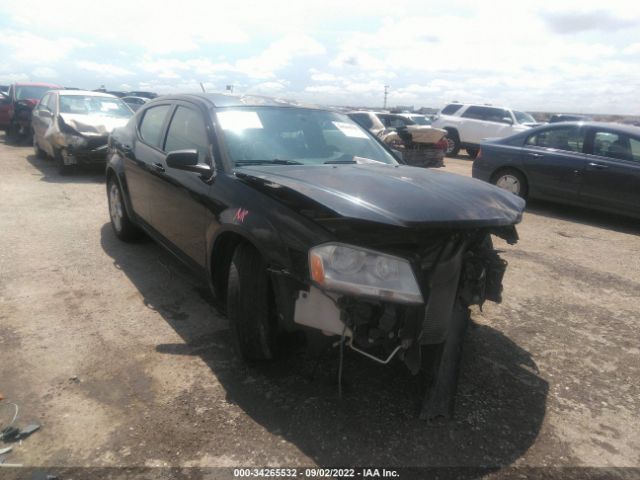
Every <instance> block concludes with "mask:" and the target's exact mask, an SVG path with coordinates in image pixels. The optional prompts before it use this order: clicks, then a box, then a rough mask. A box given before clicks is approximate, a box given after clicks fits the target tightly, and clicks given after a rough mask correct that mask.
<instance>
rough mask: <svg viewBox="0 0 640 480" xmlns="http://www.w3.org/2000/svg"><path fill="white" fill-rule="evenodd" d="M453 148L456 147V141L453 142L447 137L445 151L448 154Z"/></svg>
mask: <svg viewBox="0 0 640 480" xmlns="http://www.w3.org/2000/svg"><path fill="white" fill-rule="evenodd" d="M454 148H456V142H454V141H453V140H452V139H451V138H449V137H447V151H446V152H445V153H446V154H447V155H449V154H450V153H451V152H453V149H454Z"/></svg>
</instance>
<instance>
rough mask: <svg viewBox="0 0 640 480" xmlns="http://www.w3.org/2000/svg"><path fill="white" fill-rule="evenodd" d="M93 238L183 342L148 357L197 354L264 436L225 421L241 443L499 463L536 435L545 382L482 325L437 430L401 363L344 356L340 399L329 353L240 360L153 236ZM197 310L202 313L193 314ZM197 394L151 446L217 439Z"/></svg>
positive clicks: (341, 458) (188, 278)
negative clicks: (422, 416) (449, 417)
mask: <svg viewBox="0 0 640 480" xmlns="http://www.w3.org/2000/svg"><path fill="white" fill-rule="evenodd" d="M101 243H102V247H103V249H104V251H105V252H106V253H107V255H109V256H110V257H111V258H112V259H113V262H114V267H115V268H118V269H120V270H121V271H122V272H124V273H125V274H126V275H127V277H128V278H129V279H130V281H131V282H132V283H133V285H134V286H135V287H136V288H137V289H138V291H139V292H140V294H141V295H142V297H143V298H144V302H145V305H147V306H148V307H149V308H152V309H154V310H156V311H157V312H158V313H159V314H160V315H161V316H162V317H163V319H164V320H165V321H166V322H167V323H168V324H169V325H170V326H171V327H172V328H173V329H174V330H175V331H176V333H177V334H178V335H179V336H180V337H181V339H182V340H183V343H176V344H161V345H157V346H156V349H155V350H156V352H159V353H162V354H167V355H195V356H198V357H200V358H201V359H202V361H204V362H205V363H206V365H207V366H208V367H209V368H210V369H211V371H212V372H213V374H215V378H217V380H218V381H219V382H220V383H221V385H222V386H223V388H224V390H225V392H226V398H225V402H227V403H229V404H233V405H237V406H239V407H240V408H241V409H242V410H243V411H244V412H245V413H246V415H248V416H249V417H250V418H251V419H252V420H253V422H256V423H257V424H258V425H260V426H262V427H263V428H264V429H266V430H267V431H268V432H269V433H270V435H271V437H267V439H266V440H263V441H259V440H255V438H256V437H255V436H256V435H257V434H256V433H255V427H251V428H252V429H253V430H252V431H250V432H249V434H248V435H246V436H243V430H242V428H243V427H241V425H242V423H238V422H236V421H234V422H232V423H234V425H235V427H234V428H235V429H236V430H234V432H232V433H231V435H232V436H233V437H234V438H235V439H236V440H239V441H240V442H241V445H244V447H243V448H245V447H246V445H247V442H252V441H255V442H260V443H259V444H258V445H256V448H255V450H256V451H264V450H268V449H269V448H270V449H272V451H276V452H277V451H278V448H279V447H278V446H277V444H278V442H279V441H280V439H283V440H285V441H286V442H290V443H292V444H293V445H295V446H296V447H297V448H298V449H299V450H300V451H301V452H302V453H303V454H304V455H306V456H308V457H309V458H310V459H312V461H314V462H316V463H317V464H318V465H320V466H323V467H328V466H356V465H364V466H367V465H385V466H465V467H488V468H490V469H495V470H499V469H500V468H502V467H504V466H508V465H510V464H512V463H513V462H514V461H515V460H517V459H518V458H520V457H521V456H522V455H523V454H524V453H525V452H526V451H527V450H528V449H529V448H530V447H531V446H532V444H533V443H534V442H535V440H536V438H537V436H538V433H539V431H540V428H541V425H542V422H543V419H544V416H545V408H546V399H547V394H548V390H549V386H548V383H547V382H546V381H545V380H543V379H542V378H540V376H538V374H537V373H536V372H537V367H536V364H535V362H534V360H533V359H532V357H531V354H530V353H529V352H527V351H526V350H524V349H523V348H521V347H520V346H518V345H517V344H515V343H514V342H513V341H512V340H510V339H509V338H507V337H506V336H505V335H503V334H502V333H501V332H499V331H497V330H495V329H493V328H491V327H488V326H480V325H477V324H473V325H472V326H471V327H470V329H469V334H468V335H467V338H466V341H465V345H464V357H463V361H462V370H461V372H462V373H461V376H460V381H459V387H458V395H457V397H456V412H455V419H454V420H453V421H451V422H450V423H448V424H447V425H445V426H443V427H429V426H428V425H427V424H426V423H425V422H423V421H420V420H419V419H418V412H419V407H420V404H421V400H422V398H421V387H420V382H418V381H417V378H416V377H412V376H411V375H410V374H409V373H408V371H407V370H406V368H405V367H404V365H403V364H401V363H400V362H398V363H392V364H390V365H388V366H380V365H378V364H375V363H374V362H372V361H370V360H368V359H366V358H364V357H362V356H360V355H358V354H356V353H355V352H351V351H347V352H346V353H345V358H344V391H343V397H342V398H339V396H338V389H337V371H338V351H337V349H335V348H333V349H330V350H329V351H327V352H326V354H325V355H324V356H318V355H317V354H311V353H310V351H309V349H304V348H301V347H299V345H297V344H296V343H295V342H294V341H292V340H291V339H290V340H289V345H290V346H291V347H292V348H290V349H289V351H288V352H287V354H286V355H284V356H283V358H281V359H279V360H276V361H273V362H270V363H265V364H261V365H253V366H247V365H246V364H244V363H242V362H240V361H239V360H238V358H237V357H236V355H235V353H234V350H233V348H232V347H231V345H232V343H231V338H230V331H229V330H228V329H227V328H224V327H220V325H221V324H222V325H226V323H224V322H222V323H221V322H217V323H218V326H217V327H215V328H214V327H213V326H212V325H213V323H214V322H211V318H210V317H209V315H215V310H214V308H213V307H212V306H211V298H210V296H209V294H208V293H207V288H206V286H204V285H201V284H200V282H199V281H198V279H197V278H196V277H194V276H192V275H191V274H190V273H189V271H188V270H187V269H186V268H185V267H183V266H182V264H180V263H179V262H178V261H177V260H176V259H175V258H174V257H173V256H172V255H171V254H170V253H168V252H165V251H164V250H163V249H162V248H161V247H159V246H157V245H156V244H155V243H153V242H143V243H138V244H124V243H122V242H120V241H119V240H117V239H116V238H115V236H114V234H113V232H112V229H111V226H110V225H109V224H106V225H104V226H103V228H102V231H101ZM205 302H206V303H205ZM207 303H208V305H207ZM203 307H204V308H203ZM203 311H204V312H208V313H207V314H204V315H203V313H202V312H203ZM194 312H195V313H194ZM316 366H317V369H316ZM314 370H315V372H316V373H315V375H313V373H314ZM212 377H213V375H212ZM202 382H203V383H207V380H205V379H203V380H202ZM197 390H198V389H197V388H194V387H192V388H191V389H189V390H188V391H185V393H184V396H183V398H181V401H180V403H179V405H178V406H177V407H176V410H175V411H173V412H171V414H170V415H171V416H172V418H173V417H175V419H176V420H175V423H176V425H174V427H173V428H174V429H175V430H174V429H168V427H166V425H164V424H161V425H159V426H158V427H156V425H155V424H154V425H153V428H151V429H150V430H152V433H150V434H151V435H157V436H158V438H159V441H160V442H161V443H164V440H165V439H166V438H171V439H172V441H173V443H174V444H175V445H176V446H178V445H181V443H182V442H184V443H189V442H191V443H193V442H194V439H196V440H195V441H196V442H197V439H198V438H205V437H203V434H204V435H205V436H206V438H209V439H210V438H211V437H212V436H215V435H220V436H223V433H221V432H222V431H223V430H224V428H226V427H225V426H224V424H225V422H224V421H223V420H221V418H222V417H224V415H225V414H224V412H220V411H216V410H218V409H217V408H216V407H215V405H219V403H216V402H214V401H212V399H209V398H206V395H205V398H202V397H203V394H202V392H198V391H197ZM198 402H200V404H208V405H213V406H214V407H213V408H211V409H210V410H209V412H208V413H206V414H204V415H205V417H204V418H202V416H200V417H199V419H201V420H203V422H201V424H202V423H207V422H209V421H210V422H211V425H212V427H211V428H212V429H213V431H212V433H206V434H205V433H204V432H203V431H202V430H201V427H191V426H190V425H191V424H192V423H193V422H192V420H193V415H194V413H193V411H191V410H195V409H196V408H199V407H197V406H198V405H199V403H198ZM185 415H186V416H185ZM189 415H191V416H189ZM206 415H210V416H211V418H210V419H208V418H207V417H206ZM189 419H191V420H189ZM183 420H184V421H183ZM253 422H244V425H246V424H249V425H254V424H253ZM163 425H164V426H163ZM221 429H222V430H221ZM259 430H260V431H262V430H261V429H259ZM260 438H262V437H260ZM148 443H149V444H150V445H151V444H153V442H152V441H150V442H148ZM225 443H226V442H221V445H220V449H221V450H220V452H217V453H218V454H222V453H223V452H224V449H229V448H230V449H231V453H230V454H231V455H233V453H234V450H233V448H234V447H233V446H232V445H231V446H225ZM181 448H182V447H181ZM183 451H184V450H183ZM257 458H261V457H257ZM268 458H269V457H268V456H267V458H266V459H265V464H266V463H268V462H267V460H268Z"/></svg>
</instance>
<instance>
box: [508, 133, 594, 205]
mask: <svg viewBox="0 0 640 480" xmlns="http://www.w3.org/2000/svg"><path fill="white" fill-rule="evenodd" d="M584 136H585V132H584V130H583V129H581V128H579V127H577V126H574V125H568V126H561V127H555V128H548V129H546V130H541V131H538V132H536V133H533V134H532V135H530V136H529V137H528V138H527V139H526V140H525V143H524V145H523V148H522V153H521V155H522V159H521V160H522V165H523V166H524V169H525V173H526V174H527V177H528V178H529V192H530V193H531V194H532V196H538V197H546V198H551V199H557V200H561V201H562V200H567V201H576V200H577V199H578V196H579V192H580V188H581V186H582V181H583V175H584V171H585V167H586V163H587V161H586V158H585V155H584V153H583V149H584Z"/></svg>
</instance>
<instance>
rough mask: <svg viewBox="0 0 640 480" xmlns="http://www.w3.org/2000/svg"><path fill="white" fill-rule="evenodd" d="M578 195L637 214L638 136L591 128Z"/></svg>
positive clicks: (639, 190)
mask: <svg viewBox="0 0 640 480" xmlns="http://www.w3.org/2000/svg"><path fill="white" fill-rule="evenodd" d="M586 152H587V155H586V158H587V166H586V172H585V178H584V187H583V188H582V190H581V192H580V194H581V196H582V198H583V199H584V200H586V201H587V203H589V204H590V205H593V206H594V207H604V208H608V209H610V210H614V211H620V212H621V213H628V214H632V215H639V214H640V135H638V136H635V135H632V134H629V133H626V132H621V131H617V130H616V129H615V128H591V129H590V130H589V133H588V135H587V145H586Z"/></svg>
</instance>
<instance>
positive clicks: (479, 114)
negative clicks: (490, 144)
mask: <svg viewBox="0 0 640 480" xmlns="http://www.w3.org/2000/svg"><path fill="white" fill-rule="evenodd" d="M487 110H489V109H488V108H487V107H476V106H473V105H472V106H471V107H469V108H467V110H466V111H465V112H464V113H463V114H462V116H463V117H464V118H470V119H472V120H487V118H488V117H489V115H488V113H487Z"/></svg>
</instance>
